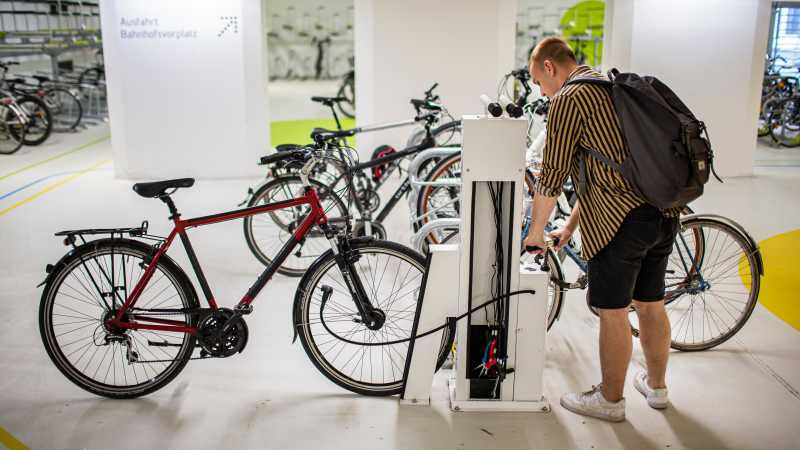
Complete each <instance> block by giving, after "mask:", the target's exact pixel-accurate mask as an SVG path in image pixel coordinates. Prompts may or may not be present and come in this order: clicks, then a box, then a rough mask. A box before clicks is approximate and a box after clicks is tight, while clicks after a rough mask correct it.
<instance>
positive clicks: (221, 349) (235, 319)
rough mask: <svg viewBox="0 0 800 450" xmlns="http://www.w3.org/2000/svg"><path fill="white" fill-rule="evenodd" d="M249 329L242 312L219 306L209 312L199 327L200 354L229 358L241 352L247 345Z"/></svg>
mask: <svg viewBox="0 0 800 450" xmlns="http://www.w3.org/2000/svg"><path fill="white" fill-rule="evenodd" d="M248 335H249V331H248V329H247V324H246V323H245V321H244V318H243V317H242V316H241V314H239V313H237V312H235V311H233V310H231V309H229V308H219V309H218V310H216V311H214V312H213V313H211V314H209V315H208V316H207V317H206V318H205V319H203V320H202V321H201V322H200V325H199V326H198V327H197V341H198V343H199V344H200V347H201V348H202V350H201V352H200V356H205V355H209V356H213V357H215V358H227V357H229V356H233V355H235V354H236V353H241V352H242V350H244V347H245V346H246V345H247V338H248Z"/></svg>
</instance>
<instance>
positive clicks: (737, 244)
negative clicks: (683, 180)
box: [630, 216, 761, 351]
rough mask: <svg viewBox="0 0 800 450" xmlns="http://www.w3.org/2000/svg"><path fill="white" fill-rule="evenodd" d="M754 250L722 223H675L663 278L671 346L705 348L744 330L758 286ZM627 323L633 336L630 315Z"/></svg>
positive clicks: (691, 219) (697, 218)
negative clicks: (673, 240)
mask: <svg viewBox="0 0 800 450" xmlns="http://www.w3.org/2000/svg"><path fill="white" fill-rule="evenodd" d="M757 252H758V249H757V248H753V247H752V246H751V244H750V242H749V240H748V239H747V237H745V236H743V235H742V234H741V233H740V232H739V231H738V230H736V229H735V228H734V227H732V226H730V225H728V224H726V223H724V222H722V221H719V220H716V219H713V218H708V217H703V216H694V217H689V218H686V219H682V220H681V229H680V231H679V233H678V236H677V237H676V240H675V245H674V247H673V251H672V254H671V255H670V257H669V263H668V265H667V273H666V279H665V281H666V295H665V301H664V303H665V308H666V311H667V316H668V317H669V321H670V326H671V328H672V342H671V347H672V348H674V349H676V350H682V351H701V350H708V349H710V348H714V347H716V346H718V345H720V344H722V343H723V342H725V341H727V340H728V339H730V338H731V337H733V336H734V335H735V334H736V333H737V332H738V331H739V330H740V329H741V328H742V327H743V326H744V324H745V323H746V322H747V320H748V319H749V318H750V315H751V314H752V312H753V309H754V308H755V306H756V303H757V302H758V294H759V291H760V288H761V273H760V271H759V269H758V262H757V256H756V254H757ZM630 319H631V325H632V327H633V329H634V332H635V333H637V334H638V319H637V318H636V315H635V314H634V313H632V314H630Z"/></svg>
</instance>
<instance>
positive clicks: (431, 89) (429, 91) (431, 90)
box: [425, 83, 439, 95]
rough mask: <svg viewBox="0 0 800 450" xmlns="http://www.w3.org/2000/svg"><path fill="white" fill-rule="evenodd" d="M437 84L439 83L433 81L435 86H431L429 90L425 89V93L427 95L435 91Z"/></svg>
mask: <svg viewBox="0 0 800 450" xmlns="http://www.w3.org/2000/svg"><path fill="white" fill-rule="evenodd" d="M437 86H439V83H433V86H431V88H430V89H428V90H427V91H425V94H426V95H431V93H432V92H433V90H434V89H436V87H437Z"/></svg>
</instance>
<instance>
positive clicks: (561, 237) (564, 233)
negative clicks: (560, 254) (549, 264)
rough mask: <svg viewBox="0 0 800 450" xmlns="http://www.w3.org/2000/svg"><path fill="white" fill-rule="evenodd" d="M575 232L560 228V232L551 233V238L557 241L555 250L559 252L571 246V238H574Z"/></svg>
mask: <svg viewBox="0 0 800 450" xmlns="http://www.w3.org/2000/svg"><path fill="white" fill-rule="evenodd" d="M574 232H575V231H574V230H572V229H570V228H569V227H564V228H560V229H558V230H555V231H552V232H550V237H551V238H552V239H553V240H554V241H556V242H554V243H553V250H555V251H558V250H561V248H562V247H564V246H565V245H567V244H569V240H570V238H572V234H573V233H574Z"/></svg>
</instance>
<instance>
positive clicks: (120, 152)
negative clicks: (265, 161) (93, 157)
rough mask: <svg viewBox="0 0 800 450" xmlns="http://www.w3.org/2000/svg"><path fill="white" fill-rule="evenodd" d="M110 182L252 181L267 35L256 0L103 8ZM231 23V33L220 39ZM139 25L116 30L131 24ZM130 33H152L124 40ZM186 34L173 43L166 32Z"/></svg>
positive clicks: (264, 118) (264, 124)
mask: <svg viewBox="0 0 800 450" xmlns="http://www.w3.org/2000/svg"><path fill="white" fill-rule="evenodd" d="M100 6H101V19H102V30H103V48H104V58H105V64H106V78H107V81H108V103H109V114H110V121H111V142H112V148H113V154H114V163H115V173H116V175H117V176H118V177H123V178H167V177H197V178H223V177H224V178H227V177H239V176H244V175H256V174H258V173H259V172H260V171H259V170H258V167H257V166H256V161H257V158H258V156H259V155H261V154H264V153H266V151H267V149H268V144H269V126H268V114H267V98H266V80H267V76H266V58H265V57H266V35H265V32H264V14H263V12H264V11H263V5H262V2H261V1H258V0H229V1H226V2H218V1H215V0H170V1H169V2H164V1H159V0H126V1H124V2H123V1H114V0H102V1H101V3H100ZM223 17H235V18H236V20H237V22H238V26H237V27H234V26H231V27H229V28H228V29H227V30H226V31H225V32H224V33H222V34H220V32H221V31H222V30H223V28H225V26H226V24H227V23H228V20H227V19H223ZM137 18H138V19H148V22H147V23H146V24H143V25H123V23H122V22H123V19H124V20H125V21H127V22H128V23H131V22H135V21H136V19H137ZM132 31H137V32H142V31H144V32H147V33H149V34H147V35H144V36H142V37H136V38H123V32H124V33H130V32H132ZM175 32H179V33H183V34H182V35H181V36H183V37H181V38H178V37H177V36H179V35H180V34H177V33H176V34H169V33H175Z"/></svg>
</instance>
